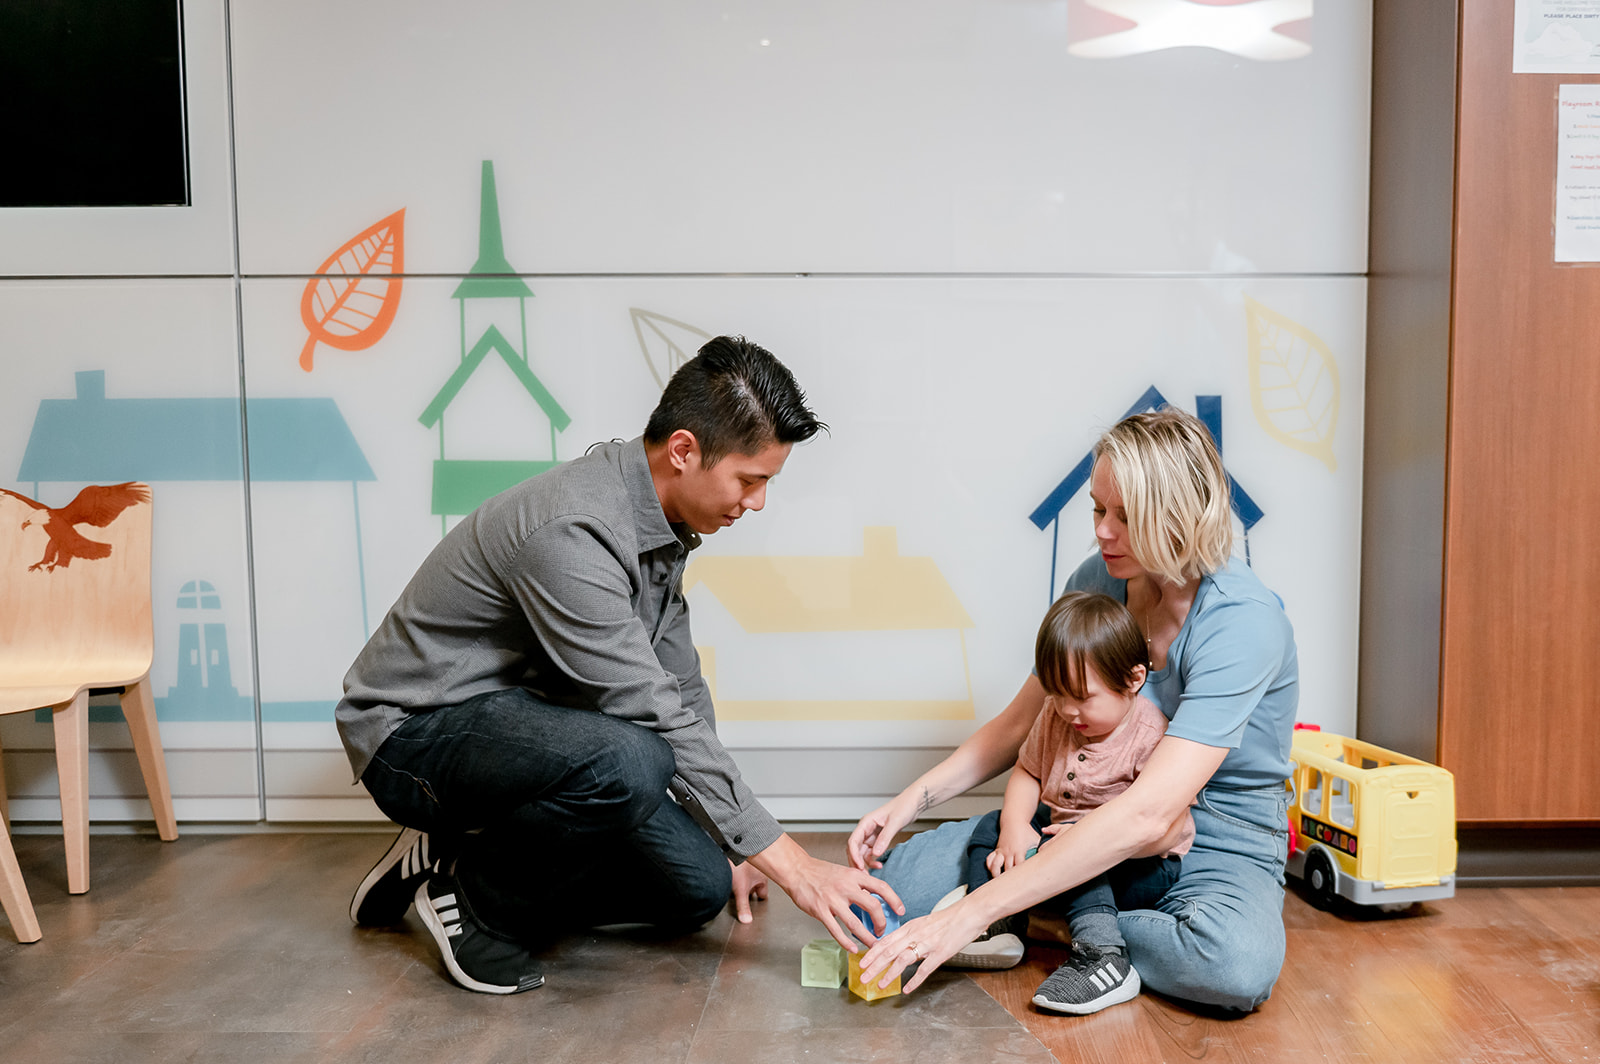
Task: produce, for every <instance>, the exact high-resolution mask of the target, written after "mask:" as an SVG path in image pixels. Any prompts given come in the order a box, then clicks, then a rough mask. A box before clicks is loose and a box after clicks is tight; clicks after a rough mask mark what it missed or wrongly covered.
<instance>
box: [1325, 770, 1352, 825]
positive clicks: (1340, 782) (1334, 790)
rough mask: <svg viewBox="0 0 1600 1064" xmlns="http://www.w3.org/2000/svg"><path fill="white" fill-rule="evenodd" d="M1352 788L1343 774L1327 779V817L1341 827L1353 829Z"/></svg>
mask: <svg viewBox="0 0 1600 1064" xmlns="http://www.w3.org/2000/svg"><path fill="white" fill-rule="evenodd" d="M1353 790H1354V788H1353V787H1352V786H1351V784H1350V781H1349V780H1347V779H1345V778H1344V777H1343V776H1333V777H1330V778H1329V780H1328V793H1329V800H1328V819H1329V820H1331V821H1333V822H1334V823H1335V824H1338V825H1339V826H1340V827H1342V828H1352V829H1353V828H1354V827H1355V826H1356V806H1355V797H1354V795H1353V794H1352V793H1351V792H1352V791H1353Z"/></svg>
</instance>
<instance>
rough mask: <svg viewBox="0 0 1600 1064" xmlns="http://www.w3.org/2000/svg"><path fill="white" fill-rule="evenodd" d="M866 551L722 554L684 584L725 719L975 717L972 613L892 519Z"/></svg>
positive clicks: (870, 532)
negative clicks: (969, 637)
mask: <svg viewBox="0 0 1600 1064" xmlns="http://www.w3.org/2000/svg"><path fill="white" fill-rule="evenodd" d="M862 539H863V545H862V553H861V554H860V555H859V556H857V557H848V556H847V557H789V558H772V557H711V558H701V559H697V560H695V561H693V562H691V563H690V564H689V566H688V568H687V569H686V570H685V571H684V574H683V589H684V594H685V596H687V597H688V598H689V600H690V608H691V609H692V610H693V613H694V628H695V632H696V634H697V636H699V637H700V638H701V639H702V640H703V643H702V644H701V645H698V646H697V649H698V650H699V652H700V664H701V670H702V672H703V673H704V675H705V678H706V682H707V683H708V684H709V685H710V687H711V695H712V698H713V699H714V700H715V702H716V707H717V717H718V719H720V720H763V721H804V720H971V719H973V718H974V716H975V713H974V711H973V700H972V675H971V668H970V666H969V665H968V662H967V644H966V629H968V628H971V627H973V623H972V618H971V617H970V616H968V614H967V611H966V610H965V609H964V608H963V607H962V605H961V602H960V600H959V599H957V598H956V594H955V592H954V590H952V588H951V587H950V584H949V583H948V582H947V581H946V580H945V578H944V576H943V574H942V573H940V572H939V567H938V566H937V565H936V564H935V563H934V561H933V559H932V558H914V557H905V556H902V555H901V554H900V553H899V551H898V547H897V543H896V536H895V530H894V529H893V528H892V527H879V528H867V529H865V530H863V534H862Z"/></svg>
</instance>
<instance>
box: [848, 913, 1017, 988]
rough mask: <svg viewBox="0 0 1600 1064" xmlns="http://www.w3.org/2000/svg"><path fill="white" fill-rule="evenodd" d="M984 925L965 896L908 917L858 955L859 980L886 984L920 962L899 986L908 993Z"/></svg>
mask: <svg viewBox="0 0 1600 1064" xmlns="http://www.w3.org/2000/svg"><path fill="white" fill-rule="evenodd" d="M988 926H989V925H988V924H987V923H984V922H983V918H982V917H981V916H979V915H977V909H976V907H975V906H972V905H969V904H967V901H966V899H962V900H961V901H959V902H957V903H956V904H955V905H952V906H951V907H950V908H948V909H941V910H939V911H938V912H936V913H931V914H929V915H928V916H924V917H920V918H919V919H916V920H912V921H911V922H910V923H907V924H905V925H903V926H902V927H900V928H899V929H898V930H896V931H894V932H893V933H891V934H888V935H885V936H884V937H883V938H881V939H879V940H878V942H877V944H876V945H874V946H873V947H872V948H871V949H869V950H867V952H866V953H865V954H864V955H863V956H862V958H861V982H862V983H863V984H871V983H877V984H878V985H879V987H880V988H881V987H884V986H887V985H888V984H889V983H891V982H893V981H894V979H895V977H896V976H898V975H900V974H901V973H902V972H904V971H905V970H906V968H907V967H909V966H910V965H912V964H914V963H916V962H917V961H921V962H922V966H921V967H920V968H918V969H917V974H916V975H915V976H913V977H912V978H911V980H910V981H909V982H907V983H906V984H905V985H904V986H903V987H902V988H901V990H902V991H903V992H904V993H907V994H909V993H911V991H913V990H915V989H916V988H917V987H919V986H921V985H922V984H923V982H925V981H926V980H927V978H928V976H930V975H932V974H933V972H934V970H935V969H936V968H938V967H939V965H941V964H943V963H944V962H945V961H947V960H949V959H950V958H951V957H954V956H955V955H956V953H957V952H959V951H960V950H961V948H962V947H963V946H965V945H966V944H967V943H969V942H971V941H972V940H973V939H975V938H977V937H978V935H979V934H981V933H982V932H983V929H984V928H986V927H988Z"/></svg>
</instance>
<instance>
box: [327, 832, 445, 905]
mask: <svg viewBox="0 0 1600 1064" xmlns="http://www.w3.org/2000/svg"><path fill="white" fill-rule="evenodd" d="M440 849H441V847H440V846H439V845H438V840H437V839H436V838H433V837H430V836H429V835H427V834H426V833H425V832H421V831H418V830H417V829H415V828H402V829H401V831H400V834H399V835H397V836H395V840H394V842H393V843H392V844H390V846H389V849H388V851H387V852H386V853H385V854H384V855H383V856H382V857H380V858H378V863H377V864H375V865H373V866H372V871H370V872H368V873H367V877H366V878H365V879H363V880H362V881H361V885H360V886H359V887H357V888H356V893H355V897H353V898H351V899H350V919H352V920H354V921H355V922H356V923H357V924H360V925H361V926H362V927H388V926H390V925H391V924H398V923H399V922H400V921H401V920H404V919H405V918H406V910H407V909H409V908H411V898H412V896H413V895H415V894H416V893H417V887H418V886H419V885H421V883H422V881H423V880H424V879H426V878H427V877H428V873H429V872H432V871H435V870H437V869H438V868H440V867H441V864H442V860H443V859H444V858H445V857H446V856H447V855H445V854H442V853H440V852H439V850H440Z"/></svg>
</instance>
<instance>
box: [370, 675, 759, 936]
mask: <svg viewBox="0 0 1600 1064" xmlns="http://www.w3.org/2000/svg"><path fill="white" fill-rule="evenodd" d="M674 764H675V763H674V760H673V756H672V748H671V747H670V746H669V745H668V744H667V742H666V740H664V739H662V738H661V737H660V736H659V735H657V734H656V733H654V732H652V731H650V730H649V729H647V728H644V727H642V726H640V725H638V724H633V723H630V722H628V721H624V720H618V719H616V718H614V717H608V716H606V715H605V714H603V713H598V712H595V711H592V710H583V709H568V708H564V707H561V706H551V705H546V704H545V703H543V702H540V701H539V700H538V699H536V698H534V697H533V696H532V695H531V694H529V693H528V692H527V691H525V690H522V689H521V688H513V689H510V690H505V691H494V692H490V693H489V694H485V695H480V696H478V697H477V698H473V699H469V700H468V701H466V702H463V703H461V704H460V705H458V706H448V707H445V708H442V709H437V710H433V711H431V712H427V713H419V714H416V715H414V716H412V717H410V718H409V719H407V720H406V722H405V723H404V724H402V725H401V726H400V728H399V730H398V731H396V732H395V733H394V734H393V735H391V736H389V738H388V739H386V740H385V741H384V743H383V745H382V746H381V747H379V748H378V753H377V756H375V757H374V758H373V760H372V762H371V764H370V765H368V767H367V770H366V772H364V773H363V774H362V777H361V782H362V783H364V784H366V787H367V790H368V791H369V792H370V793H371V794H372V797H373V799H374V800H375V801H376V802H377V803H378V808H379V809H381V810H383V812H384V813H385V814H387V815H388V816H389V817H391V818H392V819H393V820H395V821H396V822H398V823H400V824H404V825H406V826H407V827H413V828H419V829H421V830H423V831H426V832H428V833H429V834H431V835H434V836H436V837H437V841H438V842H439V843H441V844H444V845H445V846H447V847H454V848H455V850H456V852H457V853H458V854H459V857H458V859H457V861H456V879H457V881H458V883H459V885H460V887H461V891H462V893H463V894H465V895H466V898H467V902H468V904H469V905H470V906H471V907H472V910H473V912H474V914H475V915H476V916H477V917H478V919H479V921H480V922H481V923H483V924H484V925H485V926H486V927H487V928H488V929H489V930H491V931H492V932H494V933H496V934H498V935H502V936H504V937H506V938H510V939H514V940H517V941H521V942H524V943H527V944H528V945H530V946H532V947H535V948H537V947H538V946H542V945H544V944H547V943H548V942H549V941H550V939H552V938H553V937H555V936H556V935H558V934H560V933H561V932H563V931H567V930H572V929H575V928H584V927H593V926H595V925H597V924H613V923H644V924H653V925H655V926H657V927H659V928H661V929H663V930H666V931H689V930H692V929H694V928H696V927H699V926H700V925H702V924H704V923H706V922H707V921H709V920H710V919H712V918H713V917H715V916H716V915H717V913H718V912H719V911H720V910H721V908H722V906H723V905H725V904H726V903H727V900H728V894H729V892H730V890H731V888H732V883H731V879H730V876H729V872H728V862H727V859H726V858H725V857H724V856H723V853H722V851H721V849H719V848H718V846H717V845H716V844H715V843H714V842H712V841H711V839H710V837H709V836H707V835H706V833H705V832H704V831H703V830H701V828H700V826H699V825H697V824H696V823H695V822H694V821H693V820H692V819H690V817H689V814H688V813H685V812H684V811H683V810H682V809H681V808H679V806H678V805H677V803H675V802H673V801H672V800H671V799H670V798H668V797H667V784H668V783H669V782H670V781H671V779H672V775H673V769H674Z"/></svg>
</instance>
